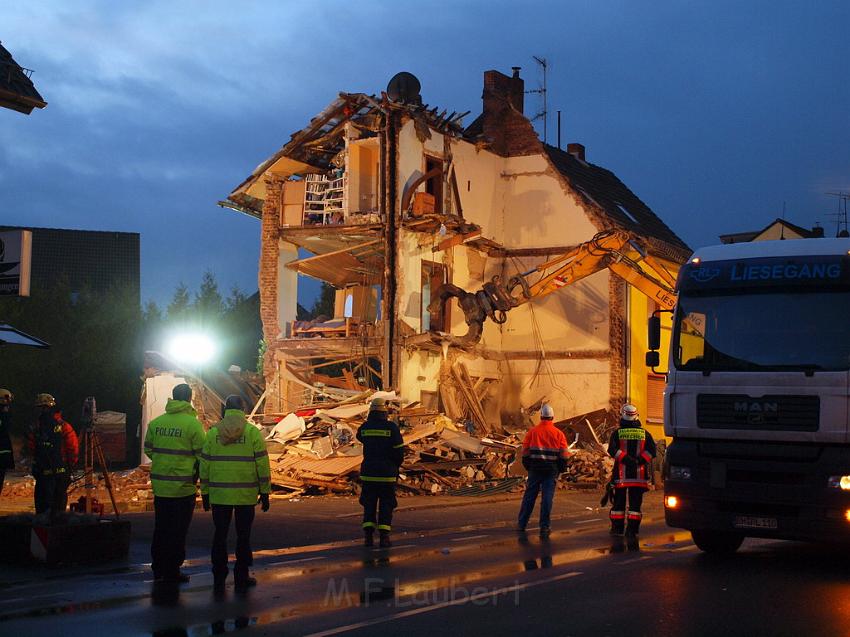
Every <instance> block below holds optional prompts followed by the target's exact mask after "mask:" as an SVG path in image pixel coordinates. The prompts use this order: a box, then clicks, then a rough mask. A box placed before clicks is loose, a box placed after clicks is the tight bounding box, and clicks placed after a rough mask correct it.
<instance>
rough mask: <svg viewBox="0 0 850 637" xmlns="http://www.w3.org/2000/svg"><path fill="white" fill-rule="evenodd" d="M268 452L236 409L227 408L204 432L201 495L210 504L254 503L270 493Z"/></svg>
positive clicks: (261, 440)
mask: <svg viewBox="0 0 850 637" xmlns="http://www.w3.org/2000/svg"><path fill="white" fill-rule="evenodd" d="M270 476H271V472H270V471H269V452H268V451H266V441H265V440H263V434H262V433H260V430H259V429H257V428H256V427H254V426H253V425H250V424H248V421H247V420H246V419H245V414H244V413H243V412H242V411H241V410H239V409H228V410H226V411H225V412H224V418H222V419H221V422H219V423H218V424H217V425H215V426H214V427H211V428H210V430H209V431H208V432H207V439H206V442H204V450H203V453H202V454H201V493H202V494H203V495H207V494H209V496H210V504H233V505H237V504H257V496H258V495H259V494H260V493H269V492H270V491H271V482H270Z"/></svg>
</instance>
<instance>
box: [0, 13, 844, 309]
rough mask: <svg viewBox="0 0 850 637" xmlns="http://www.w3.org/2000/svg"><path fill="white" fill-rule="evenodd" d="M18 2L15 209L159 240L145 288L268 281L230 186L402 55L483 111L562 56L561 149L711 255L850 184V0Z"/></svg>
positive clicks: (428, 82)
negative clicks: (577, 155)
mask: <svg viewBox="0 0 850 637" xmlns="http://www.w3.org/2000/svg"><path fill="white" fill-rule="evenodd" d="M10 4H11V6H7V7H6V8H5V9H4V26H5V27H6V29H5V30H4V33H3V34H2V36H3V40H4V45H5V46H7V48H9V49H10V50H11V51H12V53H13V54H14V55H15V57H16V59H17V60H18V61H19V62H20V63H21V64H23V65H24V66H27V67H31V68H34V69H36V73H35V75H34V80H35V82H36V85H37V87H38V88H39V90H40V91H41V92H42V94H43V95H44V97H45V99H46V100H47V101H48V103H49V105H48V107H47V108H46V109H45V110H43V111H38V112H35V113H33V114H32V115H31V116H30V117H23V116H21V115H19V114H17V113H12V112H10V111H3V112H0V188H2V189H3V192H4V209H3V214H2V217H3V219H2V221H3V222H4V223H13V224H32V225H44V226H58V227H73V228H90V229H115V230H128V231H134V232H141V233H142V259H143V263H142V272H143V296H144V298H145V299H148V298H154V299H156V300H158V301H167V299H168V297H169V296H170V294H171V291H172V290H173V289H174V286H175V285H176V284H177V283H178V282H180V281H184V282H186V283H187V284H189V285H190V286H192V287H196V286H197V284H198V283H199V281H200V278H201V275H202V273H203V271H204V270H206V269H211V270H212V271H213V272H214V273H215V274H216V276H217V278H218V280H219V282H220V284H221V285H222V287H223V288H225V289H227V288H229V287H230V286H232V285H238V286H239V287H241V288H242V289H244V290H246V291H250V290H253V289H255V288H256V264H257V257H258V237H259V223H258V222H257V221H256V220H252V219H250V218H248V217H245V216H242V215H239V214H238V213H234V212H232V211H227V210H223V209H220V208H218V207H217V206H216V205H215V203H216V201H218V200H219V199H222V198H223V197H224V196H225V195H226V194H227V193H228V192H229V191H230V190H231V188H233V187H234V186H235V185H237V184H238V183H239V182H241V181H242V180H243V179H244V178H245V177H246V176H247V175H248V174H249V173H250V172H251V171H252V170H253V168H254V167H255V166H256V165H257V164H259V163H260V162H261V161H263V160H264V159H265V158H266V157H268V156H269V155H270V154H271V153H273V152H274V151H275V150H277V148H279V147H280V146H281V145H282V144H283V143H284V142H285V141H286V140H287V139H288V138H289V135H290V134H291V133H292V132H293V131H295V130H298V129H299V128H301V127H302V126H303V125H304V124H305V123H306V122H307V121H308V120H309V118H310V117H312V116H313V115H314V114H315V113H316V112H318V111H319V110H320V109H321V108H323V107H324V106H325V105H326V104H327V103H328V102H330V101H331V100H332V99H333V98H334V97H335V95H336V94H337V93H338V92H339V91H365V92H370V93H373V92H378V91H380V90H381V89H383V88H384V87H385V86H386V82H387V80H388V79H389V78H390V77H391V76H392V75H393V74H394V73H396V72H397V71H399V70H409V71H411V72H413V73H415V74H416V75H417V76H418V77H419V78H420V79H421V81H422V85H423V96H424V98H425V100H426V101H428V102H430V103H432V104H435V105H436V104H439V105H440V106H441V107H444V108H448V109H450V110H458V111H462V110H472V111H473V116H474V115H475V114H477V111H478V110H479V109H480V96H481V76H482V72H483V71H484V70H486V69H489V68H498V69H501V70H503V71H506V72H507V71H508V70H509V68H510V66H511V65H515V64H519V65H522V66H523V71H522V73H523V76H524V77H525V78H526V81H527V86H528V88H534V87H535V86H536V85H537V83H538V72H537V69H536V68H535V66H534V64H533V62H532V60H531V55H542V56H546V57H547V58H548V60H549V61H550V64H551V66H550V69H551V73H550V77H549V88H550V92H549V107H550V113H551V116H550V120H549V123H550V126H549V132H550V138H549V139H550V141H554V136H555V132H554V131H555V119H554V112H555V110H557V109H560V110H561V111H562V118H563V131H564V133H563V141H564V142H567V141H581V142H583V143H584V144H586V146H587V147H588V159H589V160H590V161H592V162H594V163H598V164H600V165H603V166H605V167H607V168H610V169H612V170H613V171H614V172H616V173H617V174H618V175H619V176H620V177H621V179H623V181H625V182H626V184H628V185H629V186H630V187H631V188H632V189H633V190H634V191H635V192H636V193H637V194H638V195H639V196H640V197H641V198H642V199H644V200H645V201H646V202H647V203H648V204H649V205H650V206H651V207H652V208H653V209H654V210H655V211H656V212H657V213H658V214H659V215H660V216H661V217H662V218H663V219H664V220H665V221H666V222H667V223H668V224H669V225H670V226H671V227H672V228H674V230H676V232H677V233H679V234H680V235H681V236H682V238H683V239H685V241H687V242H688V243H689V244H691V245H692V246H698V245H702V244H706V243H711V242H714V241H716V237H717V235H718V234H720V233H726V232H735V231H740V230H747V229H755V228H759V227H761V226H764V225H766V224H767V223H768V222H769V221H771V220H772V219H773V218H774V217H776V216H779V215H780V214H781V212H782V206H783V202H785V206H786V210H787V218H788V219H789V220H790V221H793V222H795V223H798V224H800V225H804V226H809V225H812V224H813V223H815V222H816V221H820V222H822V223H823V224H824V225H825V226H827V229H828V232H831V231H832V230H833V229H834V224H833V223H832V222H831V221H830V220H829V218H828V217H827V216H826V215H827V213H829V212H832V211H833V210H834V209H835V208H836V202H835V201H834V200H833V199H831V198H829V197H827V196H826V195H825V194H824V192H825V191H827V190H834V189H850V140H848V130H850V128H848V114H850V84H848V83H847V82H846V81H845V80H846V78H845V76H846V64H847V60H848V59H850V45H848V38H847V37H846V34H845V32H844V31H845V27H846V24H848V22H850V5H848V4H847V3H844V2H840V1H838V0H835V1H824V2H819V3H816V4H812V5H811V6H808V5H804V3H799V2H777V1H771V2H767V1H757V2H748V3H740V2H731V1H722V2H688V3H682V2H678V1H673V0H669V1H661V2H653V3H638V2H633V1H629V0H621V1H619V2H606V3H590V2H569V3H567V2H562V3H542V2H540V3H535V2H531V3H517V2H507V1H504V2H501V1H500V2H484V1H481V2H472V1H466V2H453V3H448V2H446V3H434V4H433V5H429V6H428V7H427V8H426V7H425V6H424V5H423V4H422V3H418V2H406V1H405V2H396V3H383V2H365V1H361V2H358V3H346V2H324V3H277V2H271V1H269V2H248V3H230V2H223V1H222V2H203V3H201V2H184V3H177V4H175V3H172V2H164V1H158V2H157V1H154V2H147V3H144V4H141V3H140V4H129V3H128V4H116V3H110V2H75V3H73V4H68V3H62V2H58V1H57V2H41V3H30V2H22V1H21V2H14V1H13V2H11V3H10ZM69 7H70V8H69ZM538 108H539V104H538V100H537V98H536V96H534V95H529V96H528V100H527V112H530V113H534V112H536V111H537V110H538ZM538 123H539V122H538ZM541 241H542V242H545V241H546V239H545V238H544V239H541ZM314 289H315V286H310V288H309V290H314ZM309 290H308V291H309ZM306 296H308V294H305V295H304V296H303V297H302V302H304V303H305V304H308V305H309V303H310V301H309V300H308V299H307V298H305V297H306Z"/></svg>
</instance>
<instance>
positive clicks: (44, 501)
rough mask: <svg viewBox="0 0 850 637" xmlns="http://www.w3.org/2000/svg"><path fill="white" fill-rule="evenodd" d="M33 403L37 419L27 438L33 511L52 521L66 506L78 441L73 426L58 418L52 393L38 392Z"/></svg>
mask: <svg viewBox="0 0 850 637" xmlns="http://www.w3.org/2000/svg"><path fill="white" fill-rule="evenodd" d="M35 405H36V407H37V408H38V410H39V414H38V421H37V422H36V423H35V425H34V426H33V428H32V430H31V431H30V433H29V436H28V437H27V449H28V450H29V454H30V458H31V459H32V475H33V477H34V478H35V512H36V514H40V513H47V514H48V515H49V516H50V520H51V521H54V520H56V518H57V517H58V516H59V515H61V514H62V513H64V512H65V509H66V507H67V506H68V485H69V484H70V482H71V471H72V469H73V468H74V465H75V464H77V454H78V451H79V446H78V445H79V443H78V441H77V434H76V433H75V432H74V428H73V427H71V425H69V424H68V423H67V422H65V421H64V420H63V419H62V411H61V410H60V409H59V408H58V407H57V406H56V399H55V398H53V396H51V395H50V394H39V395H38V396H37V397H36V399H35Z"/></svg>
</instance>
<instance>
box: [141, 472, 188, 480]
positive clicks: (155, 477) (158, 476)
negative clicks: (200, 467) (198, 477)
mask: <svg viewBox="0 0 850 637" xmlns="http://www.w3.org/2000/svg"><path fill="white" fill-rule="evenodd" d="M194 479H195V476H194V475H191V476H165V475H162V474H159V473H152V474H151V480H164V481H165V482H192V481H193V480H194Z"/></svg>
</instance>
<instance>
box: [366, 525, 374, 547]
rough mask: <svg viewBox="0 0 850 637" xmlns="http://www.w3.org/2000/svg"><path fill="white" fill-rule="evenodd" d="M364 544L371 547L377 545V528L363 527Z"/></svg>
mask: <svg viewBox="0 0 850 637" xmlns="http://www.w3.org/2000/svg"><path fill="white" fill-rule="evenodd" d="M363 546H366V547H369V548H371V547H373V546H375V529H373V528H372V527H371V526H367V527H366V528H365V529H363Z"/></svg>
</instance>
